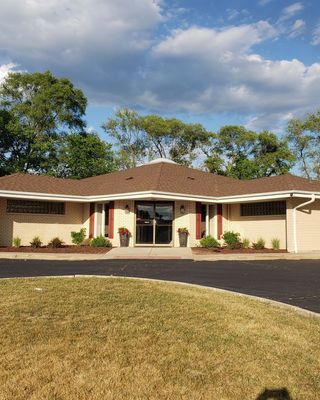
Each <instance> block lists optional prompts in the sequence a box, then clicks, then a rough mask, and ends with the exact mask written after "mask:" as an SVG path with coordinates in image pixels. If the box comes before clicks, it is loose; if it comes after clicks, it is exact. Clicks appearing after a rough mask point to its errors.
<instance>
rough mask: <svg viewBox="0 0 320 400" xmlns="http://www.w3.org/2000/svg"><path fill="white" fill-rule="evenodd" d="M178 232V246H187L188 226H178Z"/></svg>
mask: <svg viewBox="0 0 320 400" xmlns="http://www.w3.org/2000/svg"><path fill="white" fill-rule="evenodd" d="M178 233H179V242H180V247H187V243H188V235H189V231H188V228H179V229H178Z"/></svg>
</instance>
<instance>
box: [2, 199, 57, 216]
mask: <svg viewBox="0 0 320 400" xmlns="http://www.w3.org/2000/svg"><path fill="white" fill-rule="evenodd" d="M7 212H8V213H22V214H64V213H65V204H64V203H60V202H53V201H34V200H7Z"/></svg>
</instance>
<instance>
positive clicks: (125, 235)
mask: <svg viewBox="0 0 320 400" xmlns="http://www.w3.org/2000/svg"><path fill="white" fill-rule="evenodd" d="M118 232H119V235H120V246H121V247H128V246H129V236H130V232H129V229H127V228H125V227H121V228H119V229H118Z"/></svg>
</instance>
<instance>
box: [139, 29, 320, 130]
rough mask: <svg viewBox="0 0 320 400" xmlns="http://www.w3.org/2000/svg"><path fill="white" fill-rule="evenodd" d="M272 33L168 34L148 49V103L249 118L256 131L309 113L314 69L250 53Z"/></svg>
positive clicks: (319, 75) (319, 73)
mask: <svg viewBox="0 0 320 400" xmlns="http://www.w3.org/2000/svg"><path fill="white" fill-rule="evenodd" d="M275 34H276V32H275V30H274V29H273V28H272V27H271V26H269V24H268V23H266V22H264V23H263V22H261V23H259V24H251V25H245V26H240V27H229V28H227V29H224V30H221V31H217V30H214V29H208V28H199V27H192V28H189V29H186V30H178V31H174V32H173V33H172V35H171V36H169V37H168V38H166V39H164V40H163V41H162V42H161V43H159V44H158V45H156V46H155V47H154V57H155V62H154V66H155V67H154V69H153V71H150V72H149V75H148V76H147V79H148V81H149V82H151V89H150V88H149V91H151V93H153V94H156V97H154V96H153V98H152V102H153V104H155V103H157V104H162V107H164V108H165V109H166V110H170V109H172V110H173V109H174V110H185V111H188V112H199V113H203V112H204V113H205V112H213V113H222V112H232V113H236V114H241V115H251V116H254V117H252V118H254V120H252V122H251V124H253V121H254V124H255V125H256V126H259V127H260V128H261V127H264V128H271V127H272V126H276V125H277V124H278V121H279V120H283V117H282V116H285V115H288V113H289V112H295V113H304V112H305V111H307V110H310V109H314V107H315V106H316V105H317V104H319V103H318V93H319V91H320V64H317V63H315V64H313V65H311V66H307V65H304V64H303V63H302V62H301V61H299V60H295V59H293V60H276V61H273V60H268V59H265V58H263V57H262V56H260V55H259V54H255V53H254V52H253V48H254V46H255V45H256V44H259V43H261V42H262V41H263V40H267V39H270V38H273V37H275ZM265 124H268V126H265Z"/></svg>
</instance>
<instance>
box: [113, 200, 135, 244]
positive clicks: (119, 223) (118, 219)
mask: <svg viewBox="0 0 320 400" xmlns="http://www.w3.org/2000/svg"><path fill="white" fill-rule="evenodd" d="M126 205H128V206H129V210H130V211H129V212H127V211H126V210H125V206H126ZM120 227H125V228H128V229H129V231H130V233H131V235H130V241H129V246H133V244H134V236H135V209H134V201H133V200H118V201H115V202H114V238H113V239H111V243H112V245H113V246H116V247H118V246H120V237H119V234H118V229H119V228H120Z"/></svg>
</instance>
